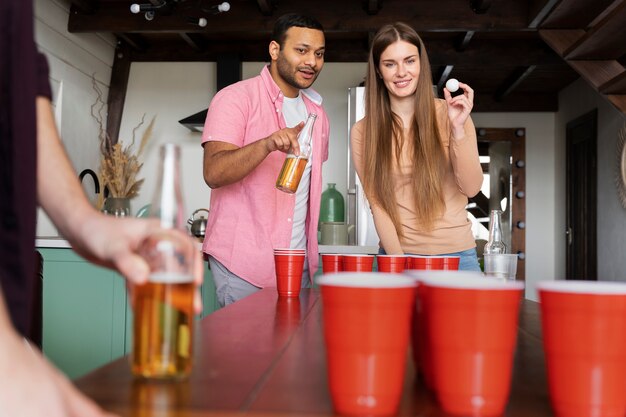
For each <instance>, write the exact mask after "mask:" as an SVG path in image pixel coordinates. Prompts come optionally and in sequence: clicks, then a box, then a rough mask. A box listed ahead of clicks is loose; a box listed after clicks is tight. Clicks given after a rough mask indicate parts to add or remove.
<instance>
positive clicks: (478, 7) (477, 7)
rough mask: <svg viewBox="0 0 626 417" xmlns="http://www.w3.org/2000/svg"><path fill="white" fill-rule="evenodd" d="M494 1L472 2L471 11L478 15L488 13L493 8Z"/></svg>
mask: <svg viewBox="0 0 626 417" xmlns="http://www.w3.org/2000/svg"><path fill="white" fill-rule="evenodd" d="M491 2H492V0H470V9H472V11H473V12H474V13H476V14H484V13H487V11H488V10H489V8H490V7H491Z"/></svg>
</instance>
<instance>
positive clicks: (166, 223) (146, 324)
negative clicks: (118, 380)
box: [131, 144, 196, 379]
mask: <svg viewBox="0 0 626 417" xmlns="http://www.w3.org/2000/svg"><path fill="white" fill-rule="evenodd" d="M160 158H161V160H160V164H159V170H158V174H159V180H158V182H157V189H156V192H155V194H154V198H153V200H152V203H151V206H150V213H149V217H157V218H158V219H159V220H160V228H158V229H156V230H155V231H154V233H152V234H151V235H150V236H148V237H147V238H146V240H144V242H142V244H141V246H140V249H139V253H140V255H141V256H143V257H144V259H145V260H146V261H147V263H148V265H149V267H150V276H149V279H148V282H147V283H145V284H142V285H136V286H135V288H134V291H133V293H132V297H133V309H134V324H133V350H132V355H131V368H132V372H133V374H134V375H136V376H138V377H144V378H158V379H166V378H180V377H185V376H187V375H188V374H189V372H190V371H191V359H192V345H193V333H194V331H193V328H194V315H193V298H194V291H195V287H194V283H193V257H194V252H193V251H195V250H196V248H195V247H194V245H193V241H192V240H191V238H190V237H188V236H186V227H185V225H186V216H185V209H184V205H183V197H182V190H181V180H180V162H179V160H180V148H179V147H178V146H176V145H173V144H165V145H162V146H161V148H160Z"/></svg>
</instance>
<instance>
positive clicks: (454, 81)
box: [446, 78, 459, 93]
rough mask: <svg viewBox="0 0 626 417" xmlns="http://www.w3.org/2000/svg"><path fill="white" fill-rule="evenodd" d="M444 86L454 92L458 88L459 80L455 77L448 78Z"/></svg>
mask: <svg viewBox="0 0 626 417" xmlns="http://www.w3.org/2000/svg"><path fill="white" fill-rule="evenodd" d="M446 88H447V89H448V91H449V92H451V93H454V92H455V91H456V90H458V89H459V80H457V79H456V78H450V79H449V80H448V81H446Z"/></svg>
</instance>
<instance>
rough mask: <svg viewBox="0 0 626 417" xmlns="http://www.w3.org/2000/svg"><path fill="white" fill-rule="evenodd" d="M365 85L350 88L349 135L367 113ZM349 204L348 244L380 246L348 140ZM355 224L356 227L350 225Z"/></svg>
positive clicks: (347, 219) (347, 220)
mask: <svg viewBox="0 0 626 417" xmlns="http://www.w3.org/2000/svg"><path fill="white" fill-rule="evenodd" d="M364 93H365V87H353V88H349V89H348V137H350V129H351V128H352V125H353V124H354V123H356V122H357V121H359V120H360V119H362V118H363V116H364V115H365V102H364V100H363V96H364ZM347 166H348V173H347V174H348V181H347V185H348V192H347V195H348V202H347V203H348V204H347V206H348V207H347V218H346V222H347V224H348V230H349V232H348V244H349V245H358V246H378V241H379V240H378V234H377V233H376V228H375V227H374V219H373V217H372V212H371V210H370V205H369V203H368V201H367V198H365V193H364V192H363V186H362V185H361V181H360V180H359V177H358V175H357V174H356V171H355V170H354V164H353V162H352V157H351V152H350V141H349V140H348V163H347ZM350 225H353V226H354V227H350Z"/></svg>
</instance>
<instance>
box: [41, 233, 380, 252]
mask: <svg viewBox="0 0 626 417" xmlns="http://www.w3.org/2000/svg"><path fill="white" fill-rule="evenodd" d="M35 247H38V248H71V247H72V246H71V245H70V244H69V242H68V241H67V240H65V239H63V238H61V237H41V238H37V239H35ZM198 248H199V249H200V250H202V244H201V243H199V244H198ZM319 252H320V253H342V254H343V253H359V254H360V253H363V254H372V255H374V254H377V253H378V246H354V245H320V246H319Z"/></svg>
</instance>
